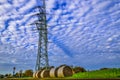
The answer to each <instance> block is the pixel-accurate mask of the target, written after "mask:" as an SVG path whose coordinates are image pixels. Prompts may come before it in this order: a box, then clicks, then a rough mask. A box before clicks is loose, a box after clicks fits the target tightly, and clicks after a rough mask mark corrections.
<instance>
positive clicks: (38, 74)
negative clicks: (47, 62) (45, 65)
mask: <svg viewBox="0 0 120 80" xmlns="http://www.w3.org/2000/svg"><path fill="white" fill-rule="evenodd" d="M42 71H43V70H39V71H37V72H36V78H41V72H42Z"/></svg>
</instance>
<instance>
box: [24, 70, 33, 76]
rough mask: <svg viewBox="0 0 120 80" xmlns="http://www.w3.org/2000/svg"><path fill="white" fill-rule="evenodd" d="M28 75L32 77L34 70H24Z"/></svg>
mask: <svg viewBox="0 0 120 80" xmlns="http://www.w3.org/2000/svg"><path fill="white" fill-rule="evenodd" d="M24 74H25V76H26V77H32V76H33V70H31V69H29V70H26V71H25V72H24Z"/></svg>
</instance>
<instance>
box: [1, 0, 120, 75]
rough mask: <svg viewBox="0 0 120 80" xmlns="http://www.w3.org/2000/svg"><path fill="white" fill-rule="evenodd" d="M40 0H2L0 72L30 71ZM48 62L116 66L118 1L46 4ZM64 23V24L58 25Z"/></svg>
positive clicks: (119, 32) (119, 23)
mask: <svg viewBox="0 0 120 80" xmlns="http://www.w3.org/2000/svg"><path fill="white" fill-rule="evenodd" d="M40 4H41V3H40V0H1V1H0V73H12V69H13V67H14V66H15V67H16V69H17V71H19V70H21V69H22V70H25V69H34V68H35V64H36V54H37V45H38V32H37V30H36V26H34V25H30V24H31V23H33V22H34V21H35V20H37V17H35V16H32V15H34V14H35V13H37V11H35V10H33V8H34V7H35V6H36V5H40ZM46 11H47V13H48V14H47V25H48V31H49V34H48V39H49V41H50V42H52V43H49V45H48V53H49V63H50V65H53V66H59V65H61V64H67V65H73V66H82V67H84V68H86V69H87V70H88V69H89V70H93V69H99V68H102V67H111V68H112V67H120V62H119V60H120V0H47V1H46ZM61 24H62V25H61Z"/></svg>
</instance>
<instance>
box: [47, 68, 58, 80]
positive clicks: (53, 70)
mask: <svg viewBox="0 0 120 80" xmlns="http://www.w3.org/2000/svg"><path fill="white" fill-rule="evenodd" d="M49 75H50V77H52V78H54V77H56V76H55V68H51V69H50V73H49Z"/></svg>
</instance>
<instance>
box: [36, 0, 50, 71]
mask: <svg viewBox="0 0 120 80" xmlns="http://www.w3.org/2000/svg"><path fill="white" fill-rule="evenodd" d="M42 3H43V5H42V6H37V9H38V10H39V13H37V14H36V15H37V16H38V20H37V21H36V22H35V23H34V24H36V27H37V30H38V32H39V41H38V52H37V61H36V67H35V70H36V71H38V70H41V69H42V68H46V69H48V68H49V61H48V50H47V45H48V37H47V34H48V32H47V23H46V4H45V0H42Z"/></svg>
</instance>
